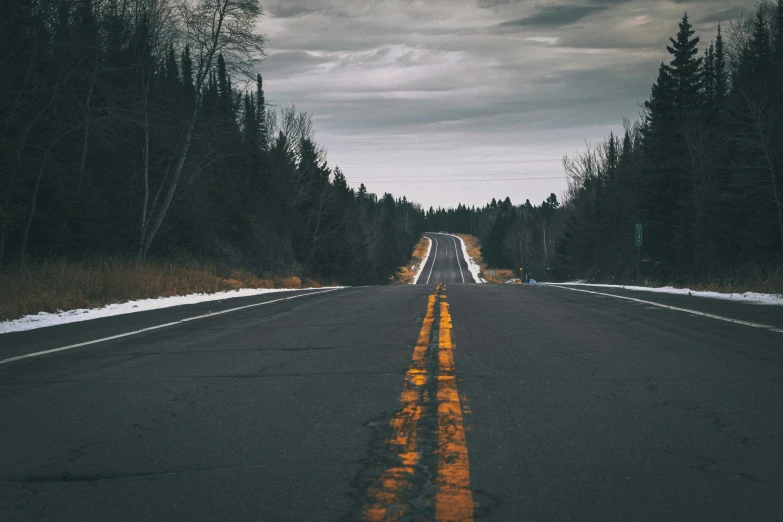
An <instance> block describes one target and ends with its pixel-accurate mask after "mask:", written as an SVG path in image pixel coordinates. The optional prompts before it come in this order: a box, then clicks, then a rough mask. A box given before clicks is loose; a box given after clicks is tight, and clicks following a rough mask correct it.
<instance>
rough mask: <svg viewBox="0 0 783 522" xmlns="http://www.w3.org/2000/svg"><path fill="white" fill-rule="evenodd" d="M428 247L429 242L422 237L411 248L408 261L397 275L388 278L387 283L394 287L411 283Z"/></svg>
mask: <svg viewBox="0 0 783 522" xmlns="http://www.w3.org/2000/svg"><path fill="white" fill-rule="evenodd" d="M429 246H430V242H429V240H428V239H427V238H426V237H422V238H421V240H420V241H419V242H418V243H416V246H415V247H414V248H413V254H412V255H411V259H410V261H408V263H407V264H405V265H404V266H401V267H400V268H399V270H397V273H396V274H394V275H393V276H392V277H390V278H389V281H391V283H392V284H394V285H409V284H411V283H413V278H414V277H416V272H418V271H419V269H420V267H421V264H422V263H423V262H424V256H426V255H427V249H428V248H429Z"/></svg>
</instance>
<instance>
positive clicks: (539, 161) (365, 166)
mask: <svg viewBox="0 0 783 522" xmlns="http://www.w3.org/2000/svg"><path fill="white" fill-rule="evenodd" d="M555 160H557V161H561V160H562V158H544V159H535V160H533V159H531V160H514V161H495V162H491V163H485V162H477V163H414V164H400V165H377V164H375V165H338V167H340V168H341V169H346V168H351V169H386V168H414V167H476V166H481V165H515V164H517V163H541V162H546V161H555Z"/></svg>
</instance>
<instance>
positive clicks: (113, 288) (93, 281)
mask: <svg viewBox="0 0 783 522" xmlns="http://www.w3.org/2000/svg"><path fill="white" fill-rule="evenodd" d="M319 286H322V284H321V283H320V282H318V281H314V280H312V279H308V278H301V277H298V276H287V277H281V276H277V275H272V274H267V275H262V276H257V275H254V274H252V273H250V272H248V271H247V270H241V269H234V268H230V267H226V266H221V265H218V264H215V263H195V262H190V263H184V262H158V261H128V260H126V259H122V258H107V259H101V260H97V259H96V260H92V261H87V262H78V263H77V262H68V261H46V262H41V263H34V264H28V265H26V266H22V267H20V266H14V267H10V268H8V269H6V270H3V271H0V296H2V299H0V320H3V321H4V320H10V319H18V318H20V317H23V316H25V315H29V314H35V313H38V312H58V311H61V310H74V309H78V308H98V307H101V306H104V305H107V304H112V303H124V302H127V301H130V300H135V299H147V298H155V297H169V296H175V295H187V294H193V293H214V292H222V291H226V290H237V289H240V288H306V287H319Z"/></svg>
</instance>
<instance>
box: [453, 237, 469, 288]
mask: <svg viewBox="0 0 783 522" xmlns="http://www.w3.org/2000/svg"><path fill="white" fill-rule="evenodd" d="M451 240H452V241H454V254H455V255H456V256H457V267H458V268H459V276H460V277H461V278H462V282H463V283H464V282H465V274H463V273H462V264H461V263H460V262H459V248H458V247H457V240H456V239H455V238H454V236H451ZM465 262H466V263H467V261H465Z"/></svg>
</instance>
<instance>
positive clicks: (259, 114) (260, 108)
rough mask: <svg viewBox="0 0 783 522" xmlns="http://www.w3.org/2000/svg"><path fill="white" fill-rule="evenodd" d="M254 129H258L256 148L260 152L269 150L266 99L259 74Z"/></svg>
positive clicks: (257, 77)
mask: <svg viewBox="0 0 783 522" xmlns="http://www.w3.org/2000/svg"><path fill="white" fill-rule="evenodd" d="M256 122H257V123H256V127H257V128H258V146H259V147H260V148H261V150H264V151H265V150H267V149H268V148H269V136H267V128H266V98H265V97H264V84H263V80H262V79H261V74H260V73H259V74H258V76H256Z"/></svg>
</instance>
